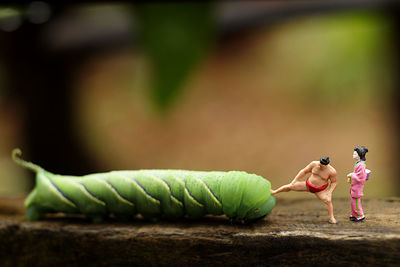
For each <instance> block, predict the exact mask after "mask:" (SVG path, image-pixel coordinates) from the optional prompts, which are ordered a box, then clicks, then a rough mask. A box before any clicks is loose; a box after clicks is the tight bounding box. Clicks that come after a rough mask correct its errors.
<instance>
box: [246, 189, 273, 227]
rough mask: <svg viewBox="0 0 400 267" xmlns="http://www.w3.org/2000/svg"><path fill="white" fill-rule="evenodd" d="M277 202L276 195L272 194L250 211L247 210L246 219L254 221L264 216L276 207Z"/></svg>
mask: <svg viewBox="0 0 400 267" xmlns="http://www.w3.org/2000/svg"><path fill="white" fill-rule="evenodd" d="M275 202H276V201H275V197H274V196H273V195H270V197H269V198H268V199H267V200H266V201H264V202H262V203H260V204H259V205H256V206H255V207H253V208H252V209H251V210H250V211H249V212H247V214H246V217H245V219H246V220H247V221H254V220H259V219H262V218H264V217H265V216H267V215H268V214H269V213H270V212H271V210H272V209H273V208H274V207H275Z"/></svg>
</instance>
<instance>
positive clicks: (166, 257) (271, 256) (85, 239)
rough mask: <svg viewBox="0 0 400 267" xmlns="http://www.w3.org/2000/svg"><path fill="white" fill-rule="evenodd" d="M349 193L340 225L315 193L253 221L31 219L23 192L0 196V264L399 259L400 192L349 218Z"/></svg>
mask: <svg viewBox="0 0 400 267" xmlns="http://www.w3.org/2000/svg"><path fill="white" fill-rule="evenodd" d="M349 206H350V202H349V199H334V207H335V215H336V219H337V220H338V221H339V224H338V225H331V224H329V223H327V219H328V217H327V212H326V210H325V208H324V205H323V204H322V203H321V202H320V201H318V200H317V199H314V198H305V199H296V200H294V199H293V200H289V199H283V198H279V197H278V199H277V205H276V207H275V208H274V210H273V211H272V213H271V214H270V215H269V216H268V217H266V218H265V219H264V220H262V221H259V222H257V223H254V224H251V225H242V224H240V223H231V222H230V221H229V220H227V219H226V218H225V217H222V216H221V217H211V216H210V217H206V218H204V219H202V220H196V221H193V220H190V219H185V220H181V221H177V222H169V221H160V222H157V223H151V222H146V221H143V220H140V219H138V220H136V221H133V222H126V223H121V222H117V221H115V220H113V219H110V220H108V221H107V222H105V223H100V224H92V223H90V222H89V221H88V220H86V219H85V218H82V217H74V218H64V217H62V216H52V217H51V218H48V219H47V220H46V221H40V222H27V221H26V220H25V217H24V212H25V211H24V208H23V199H22V198H8V199H7V198H2V199H0V263H1V264H0V265H1V266H15V265H19V266H28V265H32V264H34V265H39V266H49V265H53V266H54V265H58V266H73V265H76V264H85V265H96V266H99V265H100V266H102V265H108V264H112V265H125V264H128V265H135V266H147V265H153V266H160V265H161V266H164V265H181V266H189V265H190V266H204V265H215V264H217V265H225V266H232V265H242V266H243V265H251V266H253V265H256V266H258V265H302V264H304V265H307V266H308V265H318V266H321V265H336V266H338V265H339V266H343V265H346V266H361V265H362V266H365V265H376V266H400V215H399V214H400V199H399V198H389V199H368V198H366V199H365V200H363V207H364V211H365V214H366V217H367V219H366V221H365V222H362V223H353V222H350V221H349V220H348V216H349V213H350V208H349Z"/></svg>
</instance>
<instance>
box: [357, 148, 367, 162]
mask: <svg viewBox="0 0 400 267" xmlns="http://www.w3.org/2000/svg"><path fill="white" fill-rule="evenodd" d="M354 151H356V152H357V154H358V156H359V157H360V159H361V160H364V161H365V160H366V159H365V154H367V152H368V148H366V147H365V146H356V147H355V148H354Z"/></svg>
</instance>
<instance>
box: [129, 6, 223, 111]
mask: <svg viewBox="0 0 400 267" xmlns="http://www.w3.org/2000/svg"><path fill="white" fill-rule="evenodd" d="M213 6H214V5H213V4H212V3H210V2H198V3H185V2H181V3H150V4H138V5H136V8H135V11H136V15H137V17H138V20H139V25H140V26H139V27H140V29H139V31H140V41H141V42H142V43H143V45H144V49H145V50H146V51H147V52H148V54H149V57H150V58H151V64H152V71H153V77H154V80H153V84H152V90H151V97H152V99H153V100H154V103H155V104H156V106H157V107H158V108H159V109H160V110H165V109H166V108H167V107H168V106H170V104H171V103H172V101H173V100H174V99H175V97H176V96H177V95H178V94H179V92H180V91H181V90H182V88H183V86H184V82H185V79H186V78H187V76H188V74H189V73H190V71H192V70H193V68H194V67H195V66H196V64H197V63H198V62H199V60H200V59H201V58H202V57H204V55H205V53H206V52H207V50H208V48H209V47H210V44H211V43H212V39H213V35H214V32H215V20H214V17H213Z"/></svg>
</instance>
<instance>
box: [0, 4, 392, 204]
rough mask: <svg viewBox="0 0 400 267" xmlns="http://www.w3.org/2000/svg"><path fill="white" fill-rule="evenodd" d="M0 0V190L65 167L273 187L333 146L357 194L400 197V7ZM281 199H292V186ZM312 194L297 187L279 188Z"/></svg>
mask: <svg viewBox="0 0 400 267" xmlns="http://www.w3.org/2000/svg"><path fill="white" fill-rule="evenodd" d="M14 2H15V3H16V2H17V1H5V2H4V3H3V4H2V5H0V195H23V194H26V193H27V192H28V191H29V190H30V189H31V188H32V186H33V184H34V180H33V175H32V174H30V173H28V172H26V171H25V170H22V169H21V168H19V167H18V166H16V165H15V164H13V163H12V161H11V160H10V154H11V150H12V149H13V148H15V147H19V148H21V149H22V151H23V152H24V155H23V157H24V158H26V159H28V160H31V161H33V162H35V163H37V164H39V165H41V166H43V167H44V168H46V169H47V170H49V171H51V172H55V173H60V174H74V175H83V174H88V173H92V172H103V171H109V170H116V169H148V168H154V169H159V168H168V169H190V170H222V171H228V170H243V171H247V172H249V173H256V174H259V175H261V176H263V177H265V178H267V179H269V180H270V181H271V183H272V187H273V188H276V187H278V186H280V185H282V184H285V183H288V182H290V181H291V180H292V179H293V178H294V176H295V175H296V174H297V172H298V171H299V170H300V169H301V168H303V167H305V166H306V165H307V164H308V163H309V162H310V161H312V160H319V158H320V157H322V156H329V157H330V159H331V164H332V165H333V166H334V167H335V168H336V170H337V171H338V180H339V185H338V188H337V189H336V191H335V194H334V195H335V196H337V197H348V196H349V185H348V184H347V183H346V174H347V173H349V172H351V171H352V170H353V166H354V161H353V159H352V153H353V149H354V147H355V146H356V145H365V146H367V147H368V149H369V153H368V154H367V164H368V168H369V169H371V170H372V175H371V179H370V180H369V181H368V182H367V183H366V186H365V189H364V194H365V196H366V197H387V196H399V195H400V189H399V188H400V186H399V185H400V174H399V173H398V172H397V171H396V166H397V165H396V164H397V151H398V150H399V149H400V144H399V142H398V136H399V124H400V120H399V111H400V109H399V103H400V101H399V100H400V94H399V91H398V90H399V89H400V88H399V81H398V80H397V79H398V76H399V75H398V74H399V67H398V66H399V65H398V63H399V61H400V57H399V54H398V51H399V50H398V49H399V47H400V40H399V38H398V37H399V32H400V21H399V16H398V15H399V10H400V8H399V5H398V4H397V3H396V1H334V2H329V1H328V2H325V1H323V3H321V1H315V2H314V1H306V2H293V3H292V2H289V3H286V2H282V3H281V2H259V1H256V2H239V1H237V2H216V3H214V2H210V3H202V2H198V3H163V4H161V3H150V4H144V3H137V4H135V3H133V4H132V3H130V1H126V2H124V1H122V2H118V3H117V4H111V2H110V4H107V3H104V2H102V3H90V4H89V3H87V4H74V5H65V4H59V3H56V1H50V2H39V1H34V2H30V1H18V4H15V3H14ZM282 196H283V195H282ZM299 196H301V197H313V196H312V195H311V194H307V195H306V194H304V193H303V194H302V193H288V194H286V195H285V197H299Z"/></svg>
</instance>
